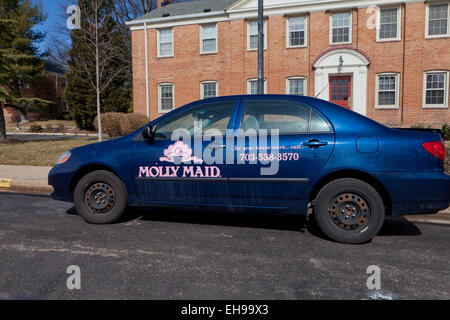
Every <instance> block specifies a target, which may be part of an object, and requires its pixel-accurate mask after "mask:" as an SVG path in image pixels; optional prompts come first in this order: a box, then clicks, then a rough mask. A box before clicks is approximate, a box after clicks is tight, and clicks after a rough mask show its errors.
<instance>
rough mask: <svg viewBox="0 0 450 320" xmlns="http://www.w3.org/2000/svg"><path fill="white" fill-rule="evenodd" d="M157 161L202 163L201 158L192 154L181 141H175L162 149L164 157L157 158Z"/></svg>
mask: <svg viewBox="0 0 450 320" xmlns="http://www.w3.org/2000/svg"><path fill="white" fill-rule="evenodd" d="M159 161H166V162H171V163H186V162H190V161H193V162H194V163H198V164H201V163H203V160H202V159H200V158H197V157H195V156H192V149H191V148H189V146H188V145H187V144H185V143H184V142H183V141H177V142H175V143H174V144H171V145H170V146H169V147H168V148H167V149H166V150H164V157H161V158H159Z"/></svg>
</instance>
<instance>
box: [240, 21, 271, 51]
mask: <svg viewBox="0 0 450 320" xmlns="http://www.w3.org/2000/svg"><path fill="white" fill-rule="evenodd" d="M250 21H257V20H254V19H250V20H247V23H246V24H245V25H246V26H247V30H246V31H247V51H257V50H258V48H255V49H250ZM266 49H267V19H264V50H266Z"/></svg>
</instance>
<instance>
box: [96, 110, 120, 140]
mask: <svg viewBox="0 0 450 320" xmlns="http://www.w3.org/2000/svg"><path fill="white" fill-rule="evenodd" d="M122 115H123V113H119V112H107V113H102V115H101V117H102V131H103V133H106V134H107V135H108V136H110V137H111V138H114V137H120V136H121V135H122V130H121V129H120V118H121V117H122ZM94 126H95V130H98V118H97V117H95V119H94Z"/></svg>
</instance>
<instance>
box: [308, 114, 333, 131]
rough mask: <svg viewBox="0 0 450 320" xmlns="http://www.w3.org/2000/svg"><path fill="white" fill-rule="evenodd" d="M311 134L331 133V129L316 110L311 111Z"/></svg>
mask: <svg viewBox="0 0 450 320" xmlns="http://www.w3.org/2000/svg"><path fill="white" fill-rule="evenodd" d="M310 132H313V133H314V132H315V133H319V132H325V133H326V132H331V128H330V126H329V125H328V123H327V122H326V121H325V120H324V119H323V118H322V117H321V116H319V114H318V113H317V112H315V111H314V110H311V125H310Z"/></svg>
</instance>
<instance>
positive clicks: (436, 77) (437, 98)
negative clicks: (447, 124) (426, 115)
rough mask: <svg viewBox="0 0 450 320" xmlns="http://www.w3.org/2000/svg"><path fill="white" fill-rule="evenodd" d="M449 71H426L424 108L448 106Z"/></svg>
mask: <svg viewBox="0 0 450 320" xmlns="http://www.w3.org/2000/svg"><path fill="white" fill-rule="evenodd" d="M448 75H449V72H448V71H430V72H425V76H424V97H423V106H424V108H426V107H428V108H447V107H448Z"/></svg>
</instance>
